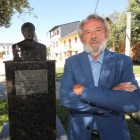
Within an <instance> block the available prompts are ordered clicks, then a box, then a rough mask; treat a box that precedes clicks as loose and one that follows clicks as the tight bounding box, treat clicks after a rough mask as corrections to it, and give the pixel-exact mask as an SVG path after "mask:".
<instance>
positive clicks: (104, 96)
mask: <svg viewBox="0 0 140 140" xmlns="http://www.w3.org/2000/svg"><path fill="white" fill-rule="evenodd" d="M124 82H131V83H132V85H135V86H136V87H137V90H135V91H134V92H129V91H123V90H107V89H103V88H99V87H94V86H85V87H84V89H83V91H82V95H81V100H83V101H85V100H87V101H88V102H90V103H91V104H94V105H96V106H97V107H99V108H104V109H106V110H112V111H118V112H130V113H131V112H138V111H139V110H140V87H139V86H138V82H137V81H136V80H135V77H134V74H133V64H132V61H131V58H130V57H126V60H125V63H124V66H123V70H122V72H121V78H120V83H124Z"/></svg>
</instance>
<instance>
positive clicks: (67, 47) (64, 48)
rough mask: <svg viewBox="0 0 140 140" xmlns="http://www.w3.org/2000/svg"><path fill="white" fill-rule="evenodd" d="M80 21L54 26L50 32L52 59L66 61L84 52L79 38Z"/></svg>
mask: <svg viewBox="0 0 140 140" xmlns="http://www.w3.org/2000/svg"><path fill="white" fill-rule="evenodd" d="M79 22H80V21H75V22H71V23H67V24H62V25H58V26H54V27H53V28H52V29H51V30H49V32H50V40H51V47H50V52H51V54H50V55H51V59H55V60H58V61H65V59H66V58H68V57H70V56H72V55H75V54H78V53H80V52H82V51H83V45H82V43H81V42H80V39H79V37H78V31H77V25H78V23H79Z"/></svg>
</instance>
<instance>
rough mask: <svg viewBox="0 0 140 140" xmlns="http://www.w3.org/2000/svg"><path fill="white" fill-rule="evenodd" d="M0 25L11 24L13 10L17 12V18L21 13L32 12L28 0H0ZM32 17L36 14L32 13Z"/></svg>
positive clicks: (8, 25) (6, 25)
mask: <svg viewBox="0 0 140 140" xmlns="http://www.w3.org/2000/svg"><path fill="white" fill-rule="evenodd" d="M0 11H1V12H0V27H2V26H4V27H6V28H8V27H10V25H11V18H12V16H13V15H14V13H15V12H18V13H19V18H20V17H22V14H23V13H25V14H26V13H28V14H29V15H30V14H34V13H33V12H32V11H33V8H31V7H30V5H29V2H28V0H16V1H15V0H0ZM34 17H36V18H37V16H36V15H35V14H34Z"/></svg>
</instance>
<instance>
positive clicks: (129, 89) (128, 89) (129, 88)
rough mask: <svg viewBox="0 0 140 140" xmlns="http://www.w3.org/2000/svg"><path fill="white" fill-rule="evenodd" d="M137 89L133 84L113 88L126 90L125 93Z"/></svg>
mask: <svg viewBox="0 0 140 140" xmlns="http://www.w3.org/2000/svg"><path fill="white" fill-rule="evenodd" d="M136 89H137V88H136V86H134V85H131V82H125V83H121V84H119V85H117V86H115V87H113V88H112V90H125V91H130V92H133V91H134V90H136Z"/></svg>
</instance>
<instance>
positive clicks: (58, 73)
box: [56, 67, 64, 78]
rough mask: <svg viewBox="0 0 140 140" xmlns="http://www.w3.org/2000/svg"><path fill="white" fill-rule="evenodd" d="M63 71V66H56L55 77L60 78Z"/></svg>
mask: <svg viewBox="0 0 140 140" xmlns="http://www.w3.org/2000/svg"><path fill="white" fill-rule="evenodd" d="M63 72H64V67H56V78H61V77H62V75H63Z"/></svg>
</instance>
